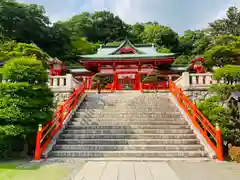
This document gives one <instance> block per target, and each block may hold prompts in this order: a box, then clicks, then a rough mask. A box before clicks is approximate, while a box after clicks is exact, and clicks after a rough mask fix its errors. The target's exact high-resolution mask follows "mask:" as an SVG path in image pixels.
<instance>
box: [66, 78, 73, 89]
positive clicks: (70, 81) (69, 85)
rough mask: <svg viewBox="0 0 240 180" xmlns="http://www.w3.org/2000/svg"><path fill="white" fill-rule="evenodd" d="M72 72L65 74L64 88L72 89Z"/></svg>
mask: <svg viewBox="0 0 240 180" xmlns="http://www.w3.org/2000/svg"><path fill="white" fill-rule="evenodd" d="M72 78H73V77H72V74H66V89H67V90H68V91H72V89H73V80H72Z"/></svg>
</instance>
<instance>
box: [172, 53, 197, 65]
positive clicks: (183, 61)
mask: <svg viewBox="0 0 240 180" xmlns="http://www.w3.org/2000/svg"><path fill="white" fill-rule="evenodd" d="M194 58H195V56H189V55H181V56H178V57H177V58H176V60H175V61H174V64H181V65H187V64H189V63H190V62H191V61H192V60H193V59H194Z"/></svg>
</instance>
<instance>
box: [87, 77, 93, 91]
mask: <svg viewBox="0 0 240 180" xmlns="http://www.w3.org/2000/svg"><path fill="white" fill-rule="evenodd" d="M91 88H92V77H91V76H88V77H87V89H91Z"/></svg>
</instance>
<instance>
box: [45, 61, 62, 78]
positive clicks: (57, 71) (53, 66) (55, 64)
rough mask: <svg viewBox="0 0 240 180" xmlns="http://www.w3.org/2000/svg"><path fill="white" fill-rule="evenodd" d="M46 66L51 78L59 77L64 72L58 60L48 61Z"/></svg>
mask: <svg viewBox="0 0 240 180" xmlns="http://www.w3.org/2000/svg"><path fill="white" fill-rule="evenodd" d="M48 65H49V66H50V75H51V76H61V75H62V73H63V70H64V63H63V62H62V61H60V60H59V59H57V58H55V59H49V60H48Z"/></svg>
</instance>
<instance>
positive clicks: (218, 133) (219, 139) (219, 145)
mask: <svg viewBox="0 0 240 180" xmlns="http://www.w3.org/2000/svg"><path fill="white" fill-rule="evenodd" d="M216 141H217V159H218V160H219V161H224V156H223V143H222V132H221V129H220V126H219V123H216Z"/></svg>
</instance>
